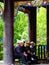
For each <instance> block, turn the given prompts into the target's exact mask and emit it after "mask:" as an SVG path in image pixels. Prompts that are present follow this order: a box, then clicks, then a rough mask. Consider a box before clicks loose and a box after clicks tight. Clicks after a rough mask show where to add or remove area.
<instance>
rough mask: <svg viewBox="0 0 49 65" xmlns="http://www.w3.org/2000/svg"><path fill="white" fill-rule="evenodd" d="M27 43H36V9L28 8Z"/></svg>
mask: <svg viewBox="0 0 49 65" xmlns="http://www.w3.org/2000/svg"><path fill="white" fill-rule="evenodd" d="M29 41H34V42H35V43H36V7H31V8H30V14H29Z"/></svg>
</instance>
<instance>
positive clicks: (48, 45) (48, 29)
mask: <svg viewBox="0 0 49 65" xmlns="http://www.w3.org/2000/svg"><path fill="white" fill-rule="evenodd" d="M47 52H48V58H47V61H48V62H49V6H47Z"/></svg>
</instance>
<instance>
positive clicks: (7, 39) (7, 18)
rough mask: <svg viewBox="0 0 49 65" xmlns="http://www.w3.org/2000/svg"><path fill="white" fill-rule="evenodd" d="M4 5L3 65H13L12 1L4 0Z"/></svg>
mask: <svg viewBox="0 0 49 65" xmlns="http://www.w3.org/2000/svg"><path fill="white" fill-rule="evenodd" d="M4 4H5V10H4V28H5V29H4V33H5V34H4V65H13V64H14V62H13V37H14V36H13V35H14V28H13V26H14V24H13V23H14V18H13V17H14V0H5V1H4Z"/></svg>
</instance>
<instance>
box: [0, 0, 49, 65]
mask: <svg viewBox="0 0 49 65" xmlns="http://www.w3.org/2000/svg"><path fill="white" fill-rule="evenodd" d="M18 1H20V0H18ZM21 1H23V0H21ZM43 1H44V0H43ZM0 2H4V4H5V5H4V33H5V35H4V65H14V56H13V55H14V53H13V52H14V49H13V48H14V47H13V39H14V2H17V0H0ZM43 6H44V7H46V9H47V53H48V58H47V59H48V62H49V5H47V4H46V5H43ZM20 7H23V8H25V10H26V11H25V12H26V13H28V11H29V12H30V13H28V14H29V41H34V42H35V43H36V6H20Z"/></svg>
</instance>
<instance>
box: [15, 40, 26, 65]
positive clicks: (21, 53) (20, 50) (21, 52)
mask: <svg viewBox="0 0 49 65" xmlns="http://www.w3.org/2000/svg"><path fill="white" fill-rule="evenodd" d="M14 55H15V57H18V58H21V59H22V65H26V63H27V61H26V57H27V54H26V53H25V46H24V41H19V42H18V45H17V46H16V47H15V49H14Z"/></svg>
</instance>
